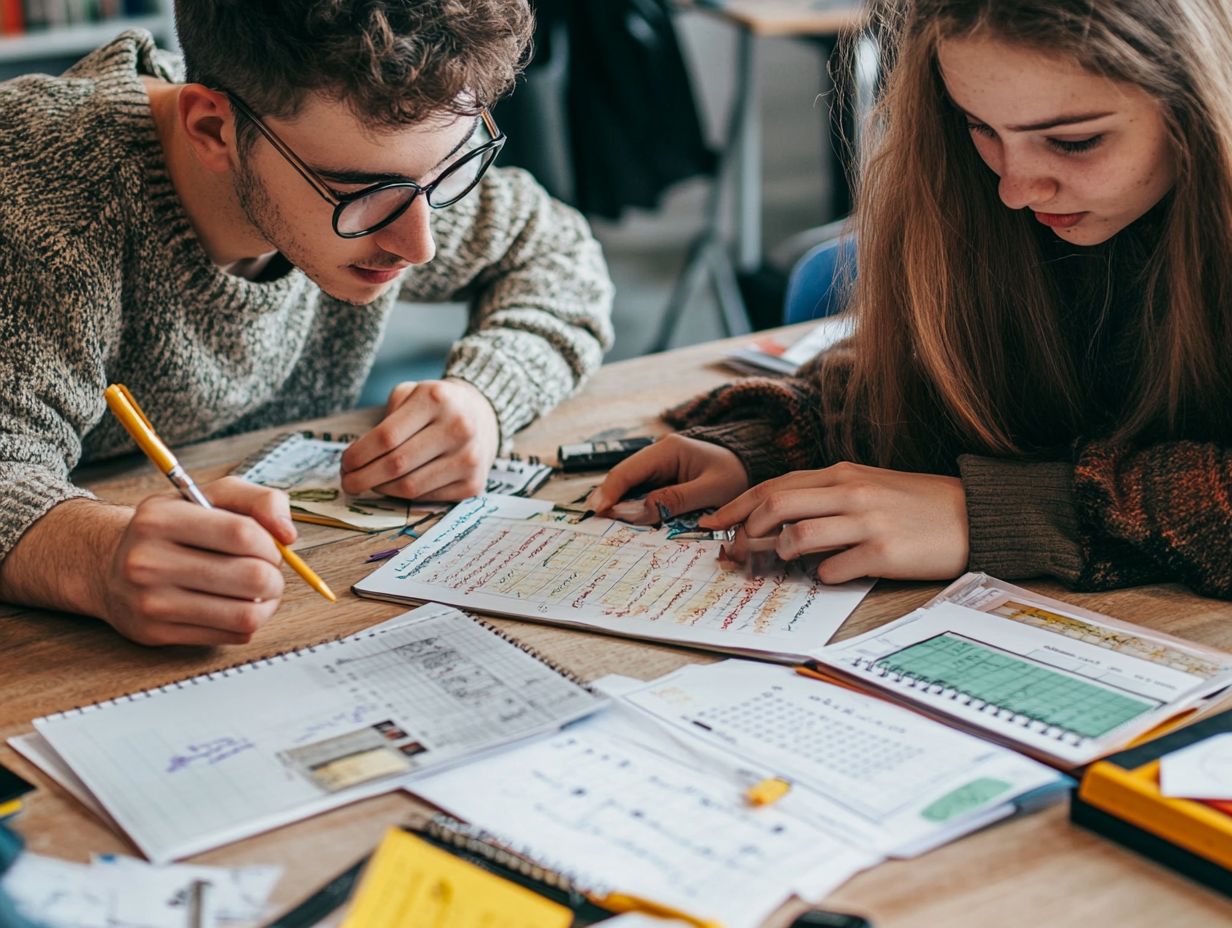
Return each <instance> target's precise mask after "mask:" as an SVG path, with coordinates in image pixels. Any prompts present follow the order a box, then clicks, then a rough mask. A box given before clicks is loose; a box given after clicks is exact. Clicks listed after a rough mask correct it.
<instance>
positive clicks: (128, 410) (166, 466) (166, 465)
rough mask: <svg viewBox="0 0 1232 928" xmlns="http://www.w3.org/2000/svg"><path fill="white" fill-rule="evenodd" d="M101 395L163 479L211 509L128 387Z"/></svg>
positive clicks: (291, 555) (325, 592) (299, 564)
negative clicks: (164, 477) (162, 474)
mask: <svg viewBox="0 0 1232 928" xmlns="http://www.w3.org/2000/svg"><path fill="white" fill-rule="evenodd" d="M103 397H104V398H105V399H106V400H107V406H108V408H110V410H111V411H112V412H113V413H115V417H116V418H117V419H119V420H120V424H121V425H123V426H124V428H125V429H127V430H128V434H129V435H131V436H132V437H133V441H135V442H136V443H137V447H139V448H140V449H141V450H142V451H144V452H145V455H146V457H148V458H149V459H150V460H151V461H153V462H154V466H155V467H157V468H158V469H159V470H160V471H162V472H163V473H164V474H166V475H167V479H168V480H170V481H171V483H172V485H173V486H174V487H175V488H176V489H177V490H179V491H180V495H181V496H183V497H184V498H185V499H186V500H188V501H189V502H190V503H197V504H198V505H200V506H204V507H205V508H206V509H213V508H214V507H213V506H212V505H211V504H210V501H209V500H208V499H206V497H205V494H204V493H202V492H201V488H200V487H198V486H197V484H196V483H194V482H193V479H192V477H190V476H188V472H187V471H185V470H184V468H183V467H181V466H180V462H179V461H177V460H176V459H175V455H174V454H172V453H171V450H170V449H169V448H168V447H167V446H166V445H165V444H164V443H163V440H162V439H161V438H159V437H158V435H157V434H156V433H155V432H154V426H153V425H152V424H151V423H150V420H149V419H147V418H146V417H145V413H144V412H142V411H141V407H140V406H138V405H137V401H136V400H135V399H133V395H132V394H131V393H129V392H128V388H127V387H126V386H124V385H123V384H119V383H113V384H112V385H111V386H109V387H108V388H107V389H106V390H104V391H103ZM273 542H274V544H275V545H277V546H278V553H279V554H281V555H282V559H283V560H284V561H286V562H287V565H288V566H289V567H290V568H291V569H292V570H294V571H295V572H296V573H297V574H299V575H300V576H301V577H303V578H304V581H305V582H306V583H307V584H308V585H309V586H310V587H312V588H313V589H314V590H316V591H317V592H318V593H320V594H321V595H322V596H324V597H325V598H326V599H328V600H329V601H330V602H331V603H334V602H337V601H338V597H336V596H335V595H334V591H333V590H331V589H330V588H329V586H328V585H327V584H326V583H325V581H324V580H322V579H321V578H320V577H318V576H317V575H316V573H315V572H314V571H313V569H312V568H311V567H309V566H308V565H307V564H305V563H304V561H303V559H302V558H301V557H300V556H299V555H298V554H296V553H295V552H294V551H292V550H291V549H290V548H288V547H287V546H286V545H284V544H283V543H282V542H281V541H279V540H278V539H277V538H273Z"/></svg>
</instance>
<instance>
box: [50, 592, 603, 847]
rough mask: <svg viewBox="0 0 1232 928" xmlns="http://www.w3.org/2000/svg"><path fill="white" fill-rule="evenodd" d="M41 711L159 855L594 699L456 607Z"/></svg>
mask: <svg viewBox="0 0 1232 928" xmlns="http://www.w3.org/2000/svg"><path fill="white" fill-rule="evenodd" d="M418 615H419V618H417V619H416V620H414V621H410V622H407V623H405V624H401V625H397V626H394V627H392V628H386V629H383V630H377V631H369V632H363V633H360V634H358V635H355V636H352V637H350V638H346V639H343V640H341V641H336V642H330V643H327V644H324V645H320V646H316V647H313V648H308V649H305V650H303V651H298V652H292V653H290V654H287V655H282V656H279V657H274V658H271V659H269V660H265V661H260V662H257V663H255V664H249V665H244V666H242V667H238V668H233V669H230V670H225V671H220V672H218V673H215V674H211V675H208V676H204V677H197V678H193V679H189V680H184V681H180V682H178V683H173V684H170V685H168V686H165V687H162V688H161V689H158V690H153V691H149V692H147V693H141V694H135V695H133V696H130V697H125V698H121V699H118V700H115V701H112V702H108V703H102V704H99V705H96V706H91V707H86V708H84V709H81V710H74V711H72V712H67V713H62V714H59V715H55V716H49V717H47V718H43V719H36V720H35V722H34V725H35V728H36V730H37V731H38V732H39V733H40V734H41V735H42V736H43V737H44V738H46V739H47V741H48V742H49V743H50V745H51V746H52V748H53V749H54V750H55V751H56V753H58V754H59V755H60V757H61V758H62V759H63V760H64V761H65V762H66V763H67V764H68V765H69V766H70V767H71V768H72V769H73V771H74V772H75V773H76V774H77V776H79V777H80V779H81V780H82V782H83V783H84V784H85V785H86V787H87V788H88V789H89V790H90V791H91V792H92V793H93V794H94V796H95V797H96V798H97V800H98V801H99V802H100V803H101V804H102V805H103V807H104V808H106V809H107V811H108V812H109V814H110V815H111V816H112V817H113V818H114V819H115V820H116V822H117V823H118V824H119V825H120V827H122V828H123V829H124V830H125V831H126V832H127V833H128V834H129V835H130V836H131V837H132V839H133V840H134V842H135V843H136V844H137V845H138V846H139V847H140V848H141V849H142V851H143V852H145V854H146V855H147V856H148V857H149V858H150V859H151V860H154V861H165V860H169V859H174V858H176V857H182V856H186V855H189V854H193V853H196V852H198V851H202V850H205V849H207V848H210V847H215V846H217V845H219V844H224V843H226V842H228V841H232V840H236V839H238V838H240V837H244V836H247V835H250V834H255V833H257V832H260V831H263V830H266V829H268V828H271V827H274V826H276V825H280V824H285V823H287V822H290V821H294V820H296V819H299V818H302V817H305V816H307V815H311V814H315V813H317V812H321V811H324V810H326V809H329V808H334V807H336V806H339V805H342V804H345V803H347V802H351V801H354V800H356V799H359V798H363V797H366V796H369V795H375V794H377V793H381V792H386V791H388V790H389V789H392V788H394V786H395V785H396V783H397V782H400V781H401V780H402V779H405V778H406V777H408V776H413V775H414V774H416V773H418V772H420V771H422V770H425V769H430V768H433V767H436V766H439V765H441V764H446V763H450V762H452V761H456V760H457V759H459V758H461V757H464V756H466V755H468V754H471V753H474V752H475V751H478V750H484V749H488V748H491V747H494V746H496V745H499V744H504V743H507V742H509V741H511V740H514V739H517V738H521V737H525V736H527V735H531V734H535V733H539V732H544V731H550V730H552V729H554V728H557V727H559V726H560V725H561V724H564V723H565V722H567V721H570V720H572V719H576V718H578V717H580V716H582V715H585V714H587V713H588V712H591V711H593V710H594V709H596V708H597V707H599V706H600V705H602V700H601V699H599V698H598V697H596V696H594V695H593V694H591V693H590V692H589V691H588V690H586V689H585V688H583V687H582V686H580V685H578V684H577V683H575V682H573V681H572V680H570V679H568V678H567V677H565V676H563V675H562V674H560V673H559V672H557V671H555V670H553V669H551V668H550V667H548V666H547V665H546V664H544V663H542V662H540V661H539V660H537V659H536V658H535V657H534V656H532V655H531V654H528V653H527V652H525V651H523V650H522V649H521V648H519V647H518V646H517V645H515V644H513V643H511V642H508V641H506V640H504V639H503V638H501V637H500V636H499V635H497V634H496V633H494V632H492V631H491V630H489V629H486V628H484V627H483V626H481V625H480V624H478V623H476V622H474V621H472V620H470V619H468V618H467V617H465V616H463V615H462V614H460V613H458V612H457V611H456V610H453V609H448V608H444V607H439V606H434V607H424V609H422V610H419V612H418Z"/></svg>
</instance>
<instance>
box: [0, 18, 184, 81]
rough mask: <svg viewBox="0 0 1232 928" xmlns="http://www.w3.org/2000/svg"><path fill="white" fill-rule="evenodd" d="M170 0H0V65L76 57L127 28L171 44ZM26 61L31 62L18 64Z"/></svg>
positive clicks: (11, 67)
mask: <svg viewBox="0 0 1232 928" xmlns="http://www.w3.org/2000/svg"><path fill="white" fill-rule="evenodd" d="M171 2H172V0H0V64H4V65H5V66H6V67H5V70H6V71H8V72H19V71H21V70H37V69H39V66H40V63H41V62H50V61H56V62H59V61H63V60H70V61H71V60H76V59H77V58H80V57H81V56H82V55H85V54H87V53H88V52H90V51H93V50H94V49H95V48H98V47H99V46H100V45H104V44H106V43H107V42H109V41H110V40H111V39H113V38H115V36H117V35H118V34H119V33H121V32H123V31H124V30H125V29H129V28H140V29H148V30H149V31H150V32H152V33H153V34H154V38H155V39H156V40H158V43H159V45H162V46H167V45H168V44H173V43H174V39H175V24H174V19H173V16H172V11H171ZM25 63H28V64H29V65H30V66H31V67H29V68H25V67H23V66H22V65H23V64H25Z"/></svg>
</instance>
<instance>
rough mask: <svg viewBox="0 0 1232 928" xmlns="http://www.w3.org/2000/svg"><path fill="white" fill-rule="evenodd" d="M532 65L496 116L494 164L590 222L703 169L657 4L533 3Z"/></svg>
mask: <svg viewBox="0 0 1232 928" xmlns="http://www.w3.org/2000/svg"><path fill="white" fill-rule="evenodd" d="M535 13H536V17H537V26H536V34H535V56H534V59H533V60H532V61H531V63H530V66H529V67H528V68H527V71H526V76H525V78H524V80H522V81H520V82H519V85H518V88H517V90H515V91H514V93H513V95H512V96H511V97H509V98H508V99H506V100H504V101H502V102H501V103H500V105H499V106H498V107H497V108H496V112H495V116H496V120H497V122H498V123H499V124H500V126H501V128H502V129H504V131H505V132H506V134H507V135H508V136H509V141H508V143H507V144H506V146H505V150H504V152H502V155H501V163H502V164H516V165H520V166H522V167H526V168H528V169H529V170H531V171H532V172H533V173H534V174H535V175H536V177H537V178H538V179H539V181H540V182H541V183H542V184H543V185H544V186H545V187H547V188H548V190H549V191H550V192H551V193H553V194H554V195H555V196H558V197H560V198H561V199H563V200H565V201H566V202H569V203H572V204H573V205H574V206H576V207H578V208H579V209H580V210H582V212H584V213H586V214H588V215H591V216H601V217H605V218H612V219H615V218H618V217H619V216H620V214H621V212H622V211H623V210H624V209H625V208H626V207H630V206H636V207H654V206H656V205H657V204H658V200H659V197H660V196H661V195H662V193H663V192H664V191H665V190H666V189H667V188H668V187H670V186H671V185H672V184H674V183H676V182H677V181H681V180H684V179H685V178H688V177H692V176H694V175H697V174H707V173H710V172H711V171H713V169H714V155H713V153H712V152H711V151H710V149H709V148H708V146H707V145H706V141H705V138H704V136H703V134H702V129H701V123H700V120H699V118H698V112H697V106H696V102H695V100H694V97H693V90H692V86H691V84H690V80H689V74H688V71H687V69H686V67H685V63H684V60H683V58H682V56H681V52H680V44H679V41H678V39H677V35H676V30H675V27H674V25H673V23H672V19H671V11H670V9H669V7H668V4H667V2H666V0H572V2H571V0H539V2H537V3H535Z"/></svg>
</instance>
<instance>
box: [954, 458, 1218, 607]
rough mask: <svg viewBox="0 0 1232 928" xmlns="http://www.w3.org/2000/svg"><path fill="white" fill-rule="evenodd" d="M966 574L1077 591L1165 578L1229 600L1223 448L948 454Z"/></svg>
mask: <svg viewBox="0 0 1232 928" xmlns="http://www.w3.org/2000/svg"><path fill="white" fill-rule="evenodd" d="M959 467H960V469H961V472H962V479H963V487H964V490H965V492H966V497H967V516H968V525H969V527H970V542H971V561H970V565H969V566H970V568H971V569H972V570H983V571H986V572H988V573H990V574H993V575H994V576H1000V577H1004V578H1005V579H1007V580H1013V579H1018V578H1024V577H1032V576H1040V575H1049V576H1053V577H1057V578H1058V579H1060V580H1063V581H1065V582H1066V583H1069V584H1071V585H1072V586H1075V587H1077V588H1078V589H1086V590H1102V589H1111V588H1115V587H1120V586H1130V585H1134V584H1142V583H1156V582H1163V581H1175V582H1179V583H1184V584H1186V585H1187V586H1189V587H1191V588H1192V589H1194V590H1196V591H1197V592H1199V593H1202V594H1204V595H1208V596H1219V597H1223V598H1229V597H1232V450H1230V449H1227V448H1222V447H1220V446H1218V445H1215V444H1211V443H1200V442H1190V441H1178V442H1167V443H1162V444H1157V445H1151V446H1148V447H1144V448H1129V447H1126V446H1124V445H1117V444H1113V443H1110V442H1106V441H1093V442H1088V443H1083V444H1080V445H1079V446H1078V448H1077V452H1076V454H1075V458H1074V462H1073V463H1070V462H1038V463H1036V462H1014V461H1004V460H994V459H991V458H981V457H976V456H974V455H964V456H963V457H961V458H959Z"/></svg>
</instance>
